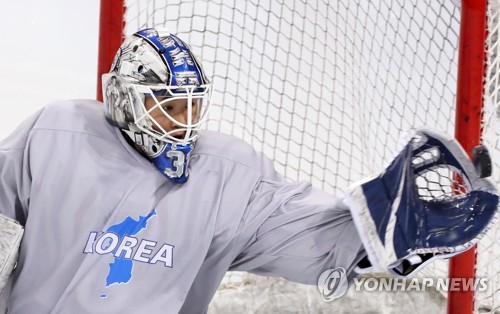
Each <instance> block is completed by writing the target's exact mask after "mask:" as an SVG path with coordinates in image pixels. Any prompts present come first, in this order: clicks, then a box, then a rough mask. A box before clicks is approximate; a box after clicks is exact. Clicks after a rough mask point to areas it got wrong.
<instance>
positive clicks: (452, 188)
mask: <svg viewBox="0 0 500 314" xmlns="http://www.w3.org/2000/svg"><path fill="white" fill-rule="evenodd" d="M346 203H347V204H348V205H349V208H350V210H351V213H352V216H353V219H354V222H355V225H356V228H357V229H358V232H359V234H360V237H361V240H362V242H363V245H364V248H365V250H366V252H367V254H368V259H369V261H370V264H371V267H370V269H369V270H370V271H387V272H389V273H390V274H392V275H394V276H396V277H405V276H407V275H410V274H413V273H415V272H416V271H418V270H420V269H421V268H422V267H424V266H425V265H427V264H429V263H430V262H432V261H433V260H435V259H443V258H449V257H452V256H453V255H456V254H459V253H461V252H463V251H465V250H467V249H469V248H470V247H472V246H473V245H474V244H475V243H476V242H477V241H478V240H479V239H480V238H481V237H482V236H483V235H484V234H485V233H486V231H487V229H488V228H489V226H490V225H491V224H492V223H493V220H495V219H494V218H495V216H496V215H497V213H498V206H499V196H498V192H497V190H496V189H495V187H494V186H493V185H492V184H491V183H490V182H489V181H488V180H486V179H483V178H480V177H479V175H478V174H477V172H476V169H475V168H474V166H473V164H472V163H471V161H470V160H469V158H468V157H467V154H466V153H465V151H464V150H463V149H462V147H461V146H460V145H459V144H458V143H457V142H456V141H455V140H454V139H446V138H444V137H442V136H441V135H439V134H437V133H434V132H431V131H427V130H419V131H417V132H416V133H415V134H414V135H413V136H412V138H411V140H410V141H409V142H408V143H407V144H406V145H405V146H404V148H403V149H402V151H401V152H400V153H399V155H398V156H397V157H396V158H395V159H394V160H393V161H392V162H391V164H390V165H389V166H388V167H387V168H386V169H385V171H383V172H382V173H381V174H380V175H379V176H377V177H375V178H371V179H369V180H367V181H364V182H361V183H358V184H356V185H355V186H353V187H351V188H350V189H349V190H348V196H347V198H346Z"/></svg>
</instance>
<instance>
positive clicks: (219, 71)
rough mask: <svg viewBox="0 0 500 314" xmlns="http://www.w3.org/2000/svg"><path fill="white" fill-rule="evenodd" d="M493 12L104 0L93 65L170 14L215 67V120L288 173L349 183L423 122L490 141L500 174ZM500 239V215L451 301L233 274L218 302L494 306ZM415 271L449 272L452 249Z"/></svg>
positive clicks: (390, 1) (256, 307)
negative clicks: (473, 289) (333, 296)
mask: <svg viewBox="0 0 500 314" xmlns="http://www.w3.org/2000/svg"><path fill="white" fill-rule="evenodd" d="M498 16H499V8H498V3H497V1H486V0H477V1H469V0H463V1H462V3H461V2H460V1H459V0H455V1H452V0H439V1H418V0H373V1H362V0H361V1H360V0H356V1H353V0H330V1H324V0H307V1H305V0H291V1H284V0H278V1H267V0H266V1H263V0H255V1H252V0H248V1H236V0H228V1H222V0H216V1H201V0H200V1H198V0H183V1H180V0H168V1H155V0H126V1H125V2H124V3H122V2H120V1H105V0H102V4H101V35H100V37H101V39H100V41H101V45H100V60H99V71H100V73H102V72H106V71H107V70H108V69H109V65H110V63H111V60H112V58H113V55H114V53H115V51H116V49H117V47H118V45H119V43H120V41H121V39H122V37H123V36H125V35H130V34H132V33H134V32H135V31H136V30H137V29H140V28H144V27H153V26H154V27H166V28H168V29H170V30H171V31H172V32H174V33H177V34H178V35H179V37H181V38H182V39H184V40H186V41H187V42H189V43H190V44H191V45H192V46H193V48H194V49H195V50H196V51H197V52H198V53H199V54H200V56H201V58H202V60H203V64H204V67H205V70H206V71H207V72H208V74H209V76H211V77H213V82H214V84H215V91H214V97H213V107H212V110H211V113H210V119H209V121H208V123H207V128H209V129H212V130H217V131H221V132H225V133H229V134H232V135H235V136H237V137H240V138H242V139H244V140H246V141H247V142H249V143H251V144H252V145H253V146H254V147H255V148H256V149H258V150H261V151H263V152H264V153H265V154H267V155H268V156H269V157H270V158H272V159H273V160H274V161H275V166H276V168H277V170H278V171H280V172H281V173H282V174H284V175H285V176H286V177H287V178H289V179H290V180H308V181H310V182H312V184H313V185H315V186H317V187H319V188H322V189H324V190H325V191H327V192H330V193H334V194H341V193H342V191H343V190H345V189H346V188H347V187H348V186H349V185H350V184H351V183H353V182H355V181H357V180H359V179H362V178H364V177H366V176H368V175H371V174H374V173H375V172H378V171H379V170H380V169H381V167H382V166H383V165H384V164H385V163H386V162H387V161H388V160H390V159H391V158H392V157H393V154H394V151H395V149H396V142H397V140H398V137H399V136H400V134H401V133H402V132H404V131H406V130H409V129H412V128H418V127H426V128H432V129H434V130H436V131H440V132H444V133H447V134H449V135H450V136H453V135H456V136H457V138H458V139H459V140H460V141H461V142H462V144H463V145H464V147H465V148H466V150H468V151H469V152H470V151H471V150H472V147H474V146H475V145H477V144H478V143H479V142H482V143H484V144H485V145H486V146H487V147H488V149H489V150H490V153H491V157H492V159H493V161H494V165H493V177H492V179H493V180H494V181H495V182H496V183H497V184H500V164H499V163H500V140H499V138H500V107H499V106H500V105H499V104H500V97H499V89H500V84H499V59H498V52H499V44H498V34H499V29H498V21H499V17H498ZM485 22H487V23H485ZM465 23H468V24H465ZM461 26H462V34H461V35H460V28H461ZM486 35H487V36H486ZM485 36H486V41H485V39H484V37H485ZM459 38H461V40H462V41H465V42H463V43H462V44H461V45H459ZM467 41H470V42H467ZM474 45H475V46H476V47H477V46H478V45H479V50H478V51H479V52H471V51H470V47H471V46H474ZM464 47H465V48H464ZM467 49H469V50H467ZM459 52H460V53H461V54H462V55H461V57H460V58H459ZM471 60H475V61H478V63H475V64H474V63H472V64H471V63H469V61H471ZM483 61H486V62H485V63H483ZM473 62H474V61H473ZM457 82H458V86H457ZM98 86H100V85H98ZM98 90H100V88H99V87H98ZM457 95H458V96H457ZM471 95H472V96H471ZM474 97H475V98H474ZM464 102H465V105H464V104H463V103H464ZM482 104H484V106H482ZM481 106H482V107H481ZM481 108H482V109H481ZM464 134H465V135H464ZM499 242H500V227H499V226H498V224H497V225H496V226H495V227H494V228H493V230H490V232H489V233H488V234H487V236H486V237H485V238H483V240H482V241H481V242H480V244H479V247H478V250H477V261H475V254H474V252H473V251H470V252H469V254H467V255H466V256H465V257H463V256H462V257H461V258H460V259H457V260H455V262H454V266H453V268H454V269H455V270H453V272H452V273H450V274H449V276H452V277H453V276H455V277H457V276H470V275H471V271H472V273H473V272H474V268H475V272H476V276H477V277H481V278H488V289H487V291H481V292H477V293H476V294H475V295H474V302H473V303H472V302H470V303H468V300H469V299H470V300H472V295H471V294H468V293H459V294H458V295H456V296H451V297H450V298H451V299H449V300H448V301H447V300H446V298H447V296H446V294H445V293H444V291H440V292H441V293H440V292H431V293H423V292H419V293H415V292H411V293H410V292H408V293H403V294H397V293H394V292H389V293H388V292H383V293H380V292H372V293H369V292H367V291H354V292H353V291H352V289H351V290H350V291H349V292H348V294H347V295H346V296H345V297H344V298H342V299H340V300H338V301H336V302H334V303H333V304H327V303H325V302H324V301H322V299H321V297H320V295H319V294H318V293H317V292H316V290H315V287H305V286H301V285H297V284H293V283H288V282H285V281H283V280H279V279H271V278H258V277H256V276H252V275H247V274H229V275H228V276H227V277H226V278H225V280H224V281H223V283H222V284H221V288H220V289H219V291H218V292H217V295H216V296H215V298H214V300H213V302H212V304H211V307H210V312H212V313H268V312H271V311H275V312H279V313H281V312H290V313H292V312H293V313H298V312H300V313H310V312H314V313H321V312H325V313H330V312H333V311H335V312H352V311H353V310H355V311H357V312H379V313H386V312H398V313H406V312H408V313H414V312H421V311H422V310H423V309H427V310H428V311H429V312H445V311H446V304H447V303H449V304H450V309H449V311H450V312H455V311H457V308H460V309H461V310H464V313H466V312H469V313H470V312H471V311H472V304H474V305H473V306H474V311H476V312H481V313H483V312H499V311H500V283H499V278H500V261H499V260H500V244H499ZM421 276H427V277H429V276H431V277H434V278H443V277H446V276H448V263H447V262H442V263H436V264H435V265H432V266H430V267H428V268H427V270H426V271H425V272H424V273H423V274H422V275H421ZM453 298H455V301H454V300H453ZM457 298H458V301H456V300H457ZM457 302H458V303H457ZM462 302H465V303H462ZM392 307H393V308H392ZM401 307H403V309H401ZM391 308H392V310H391ZM343 309H344V310H343ZM396 309H397V310H396Z"/></svg>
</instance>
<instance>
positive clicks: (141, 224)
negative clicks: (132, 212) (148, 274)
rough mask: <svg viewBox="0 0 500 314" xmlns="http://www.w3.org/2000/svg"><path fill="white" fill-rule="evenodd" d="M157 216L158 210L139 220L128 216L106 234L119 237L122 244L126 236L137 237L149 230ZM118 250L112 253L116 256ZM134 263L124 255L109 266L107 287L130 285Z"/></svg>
mask: <svg viewBox="0 0 500 314" xmlns="http://www.w3.org/2000/svg"><path fill="white" fill-rule="evenodd" d="M153 216H156V210H155V209H153V210H151V212H150V213H149V214H148V215H147V216H139V219H138V220H135V219H133V218H132V217H130V216H128V217H127V218H125V219H124V220H123V221H122V222H120V223H119V224H116V225H113V226H111V227H109V228H108V229H107V230H106V232H112V233H115V234H116V235H118V237H119V239H120V241H119V242H121V241H122V240H123V237H124V236H135V235H137V234H138V233H140V232H141V231H142V230H143V229H146V228H147V225H148V221H149V220H150V219H151V218H152V217H153ZM115 252H116V249H115V250H114V251H113V252H112V254H114V253H115ZM132 267H133V261H132V260H131V259H125V258H124V257H123V254H121V256H119V257H115V259H114V261H113V262H112V263H110V264H109V273H108V276H107V277H106V287H108V286H110V285H112V284H118V283H128V282H129V281H130V279H132Z"/></svg>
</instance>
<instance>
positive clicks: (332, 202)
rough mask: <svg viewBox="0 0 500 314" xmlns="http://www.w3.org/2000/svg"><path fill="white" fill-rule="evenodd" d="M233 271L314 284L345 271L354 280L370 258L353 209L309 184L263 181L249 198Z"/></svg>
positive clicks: (339, 199)
mask: <svg viewBox="0 0 500 314" xmlns="http://www.w3.org/2000/svg"><path fill="white" fill-rule="evenodd" d="M240 247H241V250H240V251H239V252H238V254H237V256H236V258H235V260H234V261H233V263H232V265H231V268H230V270H238V271H249V272H252V273H256V274H259V275H264V276H279V277H284V278H286V279H288V280H292V281H295V282H299V283H305V284H316V283H317V279H318V277H319V275H320V274H321V273H322V272H323V271H325V270H327V269H333V268H336V267H343V268H344V269H345V270H346V271H347V274H348V276H349V278H350V279H351V278H352V277H353V276H354V273H353V269H354V267H355V266H356V264H357V263H358V262H359V261H360V260H361V259H362V258H363V257H364V256H366V253H365V252H364V250H363V246H362V243H361V240H360V238H359V236H358V234H357V231H356V228H355V225H354V222H353V220H352V217H351V214H350V212H349V209H348V208H347V207H346V205H344V203H343V200H342V199H341V198H335V197H333V196H332V195H330V194H328V193H326V192H323V191H322V190H319V189H316V188H314V187H312V186H311V185H310V184H309V183H305V182H303V183H289V182H286V181H285V180H284V179H280V180H276V176H275V177H274V178H273V179H271V180H269V179H263V180H262V181H260V182H259V183H258V185H257V186H256V187H255V189H254V191H253V195H252V199H251V200H250V203H249V206H248V209H247V215H246V216H245V217H244V227H243V228H242V232H241V234H240Z"/></svg>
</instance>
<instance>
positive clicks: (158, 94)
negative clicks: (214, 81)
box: [126, 84, 212, 145]
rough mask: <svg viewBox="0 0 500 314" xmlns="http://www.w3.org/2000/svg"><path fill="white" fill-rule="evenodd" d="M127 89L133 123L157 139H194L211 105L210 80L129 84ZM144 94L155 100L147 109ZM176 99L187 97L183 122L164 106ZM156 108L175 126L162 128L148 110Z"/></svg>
mask: <svg viewBox="0 0 500 314" xmlns="http://www.w3.org/2000/svg"><path fill="white" fill-rule="evenodd" d="M126 90H127V92H128V96H129V99H130V102H131V104H132V106H131V109H132V114H133V118H134V124H135V126H136V127H137V128H138V129H139V130H140V131H142V132H144V133H147V134H149V135H151V136H152V137H154V138H156V139H158V140H160V141H163V142H172V143H179V144H182V145H185V144H187V143H189V142H193V141H195V140H196V139H197V138H198V136H199V130H200V128H201V125H202V123H203V122H204V120H205V119H206V117H207V115H208V111H209V108H210V106H209V104H210V101H211V96H212V85H211V84H205V85H199V86H164V85H163V86H154V85H138V84H130V85H129V86H128V87H127V88H126ZM146 97H150V98H151V99H153V100H154V102H155V104H154V105H153V106H152V107H151V108H149V109H147V108H146V104H145V103H146ZM163 97H165V98H163ZM162 98H163V99H162ZM179 99H185V100H186V101H187V103H186V106H187V108H186V109H187V112H186V123H183V122H181V121H178V120H176V119H175V118H174V117H172V116H171V115H170V114H169V113H168V112H167V110H165V109H164V107H165V106H166V105H167V104H168V103H169V102H172V101H174V100H179ZM157 109H159V110H160V111H161V113H162V114H163V115H164V116H165V117H166V118H167V119H168V120H170V121H171V122H172V123H173V124H174V125H176V127H175V128H174V129H172V130H168V131H167V130H165V128H164V127H163V126H162V125H161V124H160V123H159V122H158V121H157V120H156V119H155V118H153V116H152V115H151V113H152V112H153V111H154V110H157ZM179 134H184V136H183V137H182V138H179Z"/></svg>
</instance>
